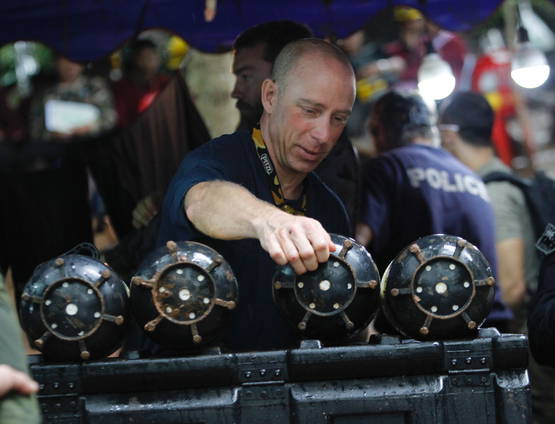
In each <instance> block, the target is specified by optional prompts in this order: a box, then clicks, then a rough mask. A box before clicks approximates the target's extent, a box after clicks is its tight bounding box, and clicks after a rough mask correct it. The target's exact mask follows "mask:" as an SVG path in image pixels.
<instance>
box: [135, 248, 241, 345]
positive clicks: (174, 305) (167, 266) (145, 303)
mask: <svg viewBox="0 0 555 424" xmlns="http://www.w3.org/2000/svg"><path fill="white" fill-rule="evenodd" d="M131 282H132V286H131V308H132V311H133V314H134V316H135V319H136V320H137V323H138V324H139V325H140V326H141V327H142V328H143V329H144V330H145V332H146V334H147V335H148V336H149V337H150V338H152V339H153V340H154V341H155V342H157V343H158V344H160V345H162V346H167V347H172V348H189V347H193V346H195V345H199V344H204V343H209V342H211V341H213V340H214V339H215V338H216V337H217V336H218V335H219V333H220V330H221V329H222V327H223V326H224V324H225V323H226V320H227V318H228V314H229V311H230V310H232V309H234V308H235V306H236V305H237V302H238V286H237V280H236V279H235V276H234V275H233V271H232V270H231V267H230V266H229V264H228V263H227V262H226V261H225V260H224V258H223V257H222V256H221V255H220V254H219V253H218V252H216V251H215V250H214V249H212V248H210V247H208V246H206V245H204V244H201V243H196V242H190V241H187V242H177V243H176V242H173V241H169V242H168V243H167V244H166V246H165V247H161V248H159V249H157V250H156V251H154V252H152V253H151V254H150V255H149V256H148V257H147V258H146V259H145V260H144V261H143V263H142V265H141V266H140V267H139V270H138V272H137V274H136V275H135V276H134V277H133V278H132V279H131Z"/></svg>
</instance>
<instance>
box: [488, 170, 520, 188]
mask: <svg viewBox="0 0 555 424" xmlns="http://www.w3.org/2000/svg"><path fill="white" fill-rule="evenodd" d="M482 181H483V182H484V183H485V184H488V183H492V182H503V181H504V182H508V183H511V184H513V185H515V186H517V187H518V188H520V189H521V190H526V189H527V188H529V187H530V183H529V182H527V181H525V180H523V179H522V178H520V177H517V176H516V175H514V174H510V173H507V172H502V171H493V172H490V173H488V174H486V175H484V176H483V177H482Z"/></svg>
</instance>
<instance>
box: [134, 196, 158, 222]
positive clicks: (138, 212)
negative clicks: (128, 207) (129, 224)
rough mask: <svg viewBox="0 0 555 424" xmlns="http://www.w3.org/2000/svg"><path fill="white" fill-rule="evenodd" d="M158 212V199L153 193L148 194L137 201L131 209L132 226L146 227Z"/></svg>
mask: <svg viewBox="0 0 555 424" xmlns="http://www.w3.org/2000/svg"><path fill="white" fill-rule="evenodd" d="M157 213H158V200H157V196H156V195H155V194H152V193H151V194H149V195H148V196H146V197H145V198H143V199H142V200H140V201H139V202H138V203H137V206H136V207H135V209H133V214H132V216H133V228H135V229H139V228H141V227H146V226H147V225H148V223H149V222H150V221H151V220H152V218H154V215H156V214H157Z"/></svg>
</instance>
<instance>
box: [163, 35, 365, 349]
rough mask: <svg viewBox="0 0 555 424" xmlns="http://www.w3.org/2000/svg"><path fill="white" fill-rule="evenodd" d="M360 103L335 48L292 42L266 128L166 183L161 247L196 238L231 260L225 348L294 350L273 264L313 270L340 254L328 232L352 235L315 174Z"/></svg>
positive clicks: (266, 90)
mask: <svg viewBox="0 0 555 424" xmlns="http://www.w3.org/2000/svg"><path fill="white" fill-rule="evenodd" d="M354 98H355V78H354V73H353V69H352V67H351V65H350V62H349V60H348V59H347V57H346V56H345V55H344V54H343V53H342V52H341V51H340V50H339V49H338V48H336V47H335V46H333V45H331V44H329V43H327V42H325V41H322V40H317V39H303V40H299V41H295V42H293V43H290V44H288V45H287V46H286V47H285V48H284V49H283V50H282V51H281V52H280V54H279V56H278V57H277V59H276V62H275V64H274V67H273V69H272V76H271V78H268V79H265V80H264V81H263V83H262V89H261V101H262V106H263V113H262V117H261V119H260V128H254V129H253V130H252V131H238V132H236V133H233V134H230V135H226V136H223V137H220V138H218V139H215V140H212V141H211V142H209V143H207V144H206V145H203V146H201V147H200V148H198V149H197V150H195V151H194V152H192V153H191V154H190V155H188V156H187V158H186V159H185V160H184V161H183V163H182V165H181V167H180V169H179V171H178V173H177V175H176V176H175V177H174V180H173V181H172V183H171V184H170V187H169V189H168V193H167V195H166V199H165V201H164V206H163V211H162V222H161V227H160V232H159V237H158V244H159V245H163V244H164V243H165V242H166V241H168V240H196V241H200V242H203V243H206V244H208V245H210V246H212V247H214V248H215V249H216V250H218V251H219V253H221V254H222V255H223V256H224V258H225V259H226V260H227V261H228V262H229V263H230V265H231V267H232V268H233V270H234V272H235V275H236V277H237V280H238V282H239V290H240V302H239V306H238V308H236V310H234V311H233V313H232V319H231V322H230V328H229V330H228V331H227V332H226V336H225V342H227V344H228V345H229V346H230V347H231V348H233V349H235V350H251V349H257V350H260V349H272V348H281V347H290V346H292V345H293V344H294V343H295V341H296V340H295V337H294V331H293V328H292V327H290V326H289V324H288V323H287V322H286V321H285V320H284V319H283V318H282V317H281V316H280V315H279V312H278V310H277V307H276V306H275V305H274V303H273V300H272V287H271V280H272V275H273V273H274V270H275V267H276V265H277V264H279V265H284V264H287V263H289V264H290V265H291V266H292V267H293V268H294V270H295V272H297V273H298V274H303V273H305V272H306V271H312V270H315V269H316V268H317V267H318V264H319V263H322V262H325V261H327V259H328V257H329V254H330V250H332V249H333V248H334V247H333V244H332V243H331V240H330V236H329V233H330V232H333V233H339V234H348V233H349V223H348V218H347V215H346V212H345V208H344V206H343V205H342V203H341V201H340V200H339V198H338V197H337V195H335V194H334V193H333V192H332V191H331V190H330V189H328V188H327V187H326V186H325V185H324V184H322V182H321V181H320V179H319V178H318V176H317V175H316V174H314V173H313V171H314V169H316V167H317V166H318V165H319V164H320V163H321V162H322V160H324V158H325V157H326V156H327V154H328V153H329V152H330V151H331V149H332V148H333V146H334V145H335V143H336V141H337V139H338V138H339V136H340V134H341V132H342V131H343V129H344V127H345V125H346V122H347V119H348V117H349V115H350V113H351V109H352V106H353V102H354Z"/></svg>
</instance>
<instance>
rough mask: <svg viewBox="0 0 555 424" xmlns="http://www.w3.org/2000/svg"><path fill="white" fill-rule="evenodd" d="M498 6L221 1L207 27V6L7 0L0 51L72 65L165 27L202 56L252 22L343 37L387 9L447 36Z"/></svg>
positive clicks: (379, 0) (0, 16)
mask: <svg viewBox="0 0 555 424" xmlns="http://www.w3.org/2000/svg"><path fill="white" fill-rule="evenodd" d="M502 2H503V0H464V1H463V0H404V1H399V0H219V1H217V10H216V16H215V19H214V20H213V21H212V22H206V21H205V18H204V9H205V0H78V1H75V0H15V1H14V0H5V1H3V2H1V3H0V45H2V44H5V43H8V42H12V41H17V40H33V41H40V42H42V43H44V44H46V45H48V46H49V47H51V48H53V49H55V50H57V51H58V52H60V53H62V54H63V55H65V56H68V57H70V58H72V59H74V60H77V61H89V60H95V59H98V58H101V57H103V56H105V55H107V54H109V53H110V52H112V51H114V50H115V49H117V48H118V47H120V46H121V45H122V44H123V43H124V42H125V41H126V40H128V39H129V38H131V37H132V36H133V35H134V34H137V33H139V32H141V31H142V30H145V29H149V28H164V29H167V30H170V31H172V32H174V33H176V34H178V35H180V36H181V37H183V38H184V39H185V40H186V41H187V42H188V43H189V44H191V45H192V46H193V47H195V48H198V49H200V50H204V51H212V52H215V51H219V50H222V49H226V48H229V46H230V44H231V42H232V40H233V39H234V38H235V36H236V35H237V34H238V33H239V32H241V31H242V30H244V29H245V28H248V27H249V26H252V25H254V24H257V23H261V22H267V21H272V20H276V19H292V20H295V21H298V22H303V23H305V24H308V25H309V26H310V27H311V28H312V29H313V31H314V32H315V33H316V35H318V36H324V35H333V36H336V37H345V36H347V35H349V34H351V33H352V32H354V31H356V30H358V29H360V28H362V27H363V26H364V24H366V23H367V22H368V20H369V19H371V18H372V17H373V16H374V15H376V14H377V13H379V12H380V11H382V10H384V9H386V8H388V7H391V6H393V5H398V4H403V5H407V6H412V7H415V8H418V9H420V10H421V11H422V12H423V13H424V14H425V15H426V16H427V17H429V18H430V19H431V20H432V21H434V22H435V23H437V24H438V25H440V26H441V27H443V28H445V29H448V30H451V31H465V30H468V29H469V28H471V27H472V26H474V25H476V24H478V23H480V22H482V21H483V20H485V19H486V18H488V17H489V16H490V15H491V14H492V13H493V12H494V11H495V10H496V8H497V7H499V5H500V4H501V3H502Z"/></svg>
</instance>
